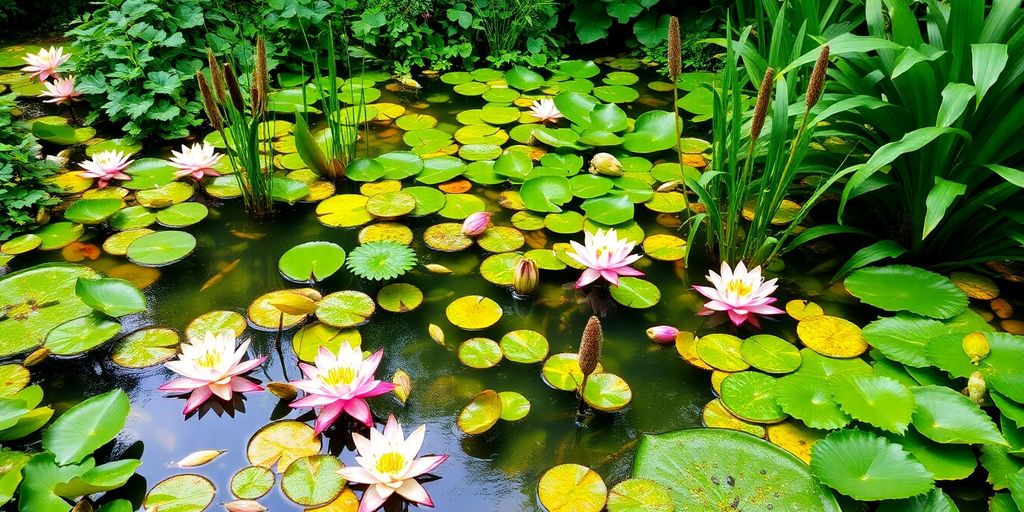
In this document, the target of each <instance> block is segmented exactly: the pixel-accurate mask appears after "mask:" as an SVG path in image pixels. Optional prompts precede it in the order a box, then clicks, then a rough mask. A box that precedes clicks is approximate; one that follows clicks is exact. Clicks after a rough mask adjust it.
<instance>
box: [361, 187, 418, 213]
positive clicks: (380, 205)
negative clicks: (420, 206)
mask: <svg viewBox="0 0 1024 512" xmlns="http://www.w3.org/2000/svg"><path fill="white" fill-rule="evenodd" d="M414 208H416V198H415V197H413V196H411V195H409V194H406V193H405V192H402V191H398V192H381V193H379V194H376V195H374V196H372V197H370V199H369V200H368V201H367V202H366V211H368V212H370V215H373V216H374V217H382V218H391V217H401V216H402V215H405V214H407V213H410V212H412V211H413V209H414Z"/></svg>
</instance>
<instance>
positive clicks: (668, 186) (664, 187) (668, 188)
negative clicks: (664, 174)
mask: <svg viewBox="0 0 1024 512" xmlns="http://www.w3.org/2000/svg"><path fill="white" fill-rule="evenodd" d="M678 188H679V182H678V181H676V180H672V181H666V182H665V183H662V184H661V185H658V192H672V191H673V190H676V189H678Z"/></svg>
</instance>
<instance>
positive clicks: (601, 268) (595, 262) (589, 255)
mask: <svg viewBox="0 0 1024 512" xmlns="http://www.w3.org/2000/svg"><path fill="white" fill-rule="evenodd" d="M569 243H570V245H571V246H572V249H571V250H570V251H568V252H566V255H568V256H569V257H570V258H572V259H573V260H574V261H576V262H577V263H579V264H580V265H583V266H584V267H586V270H584V271H583V274H582V275H581V276H580V278H579V279H578V280H577V281H576V288H582V287H584V286H586V285H588V284H590V283H593V282H594V281H597V280H598V279H604V280H605V281H607V282H609V283H611V284H613V285H617V284H619V276H642V275H644V274H643V272H640V271H639V270H637V269H635V268H633V267H631V266H630V265H632V264H633V262H635V261H636V260H638V259H640V255H639V254H630V253H631V252H632V251H633V246H634V244H633V242H630V241H628V240H625V239H622V238H619V234H618V233H617V232H616V231H615V229H614V228H609V229H608V230H607V231H606V230H604V229H598V230H597V232H596V233H591V232H590V231H587V232H586V233H585V238H584V245H580V243H579V242H577V241H575V240H573V241H570V242H569Z"/></svg>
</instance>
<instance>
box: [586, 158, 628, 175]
mask: <svg viewBox="0 0 1024 512" xmlns="http://www.w3.org/2000/svg"><path fill="white" fill-rule="evenodd" d="M589 170H590V174H601V175H604V176H622V162H620V161H619V159H618V158H615V155H611V154H608V153H598V154H596V155H594V158H591V159H590V169H589Z"/></svg>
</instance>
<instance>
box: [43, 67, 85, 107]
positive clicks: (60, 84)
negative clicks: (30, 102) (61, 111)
mask: <svg viewBox="0 0 1024 512" xmlns="http://www.w3.org/2000/svg"><path fill="white" fill-rule="evenodd" d="M43 87H44V88H45V89H44V90H43V92H41V93H39V95H40V96H42V97H44V98H49V99H46V100H43V102H44V103H56V104H57V105H63V104H65V103H67V104H68V106H70V105H71V102H73V101H80V100H79V98H78V97H79V96H81V95H82V93H81V92H79V91H78V90H77V89H75V75H68V76H66V77H63V78H54V80H53V81H52V82H43Z"/></svg>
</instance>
